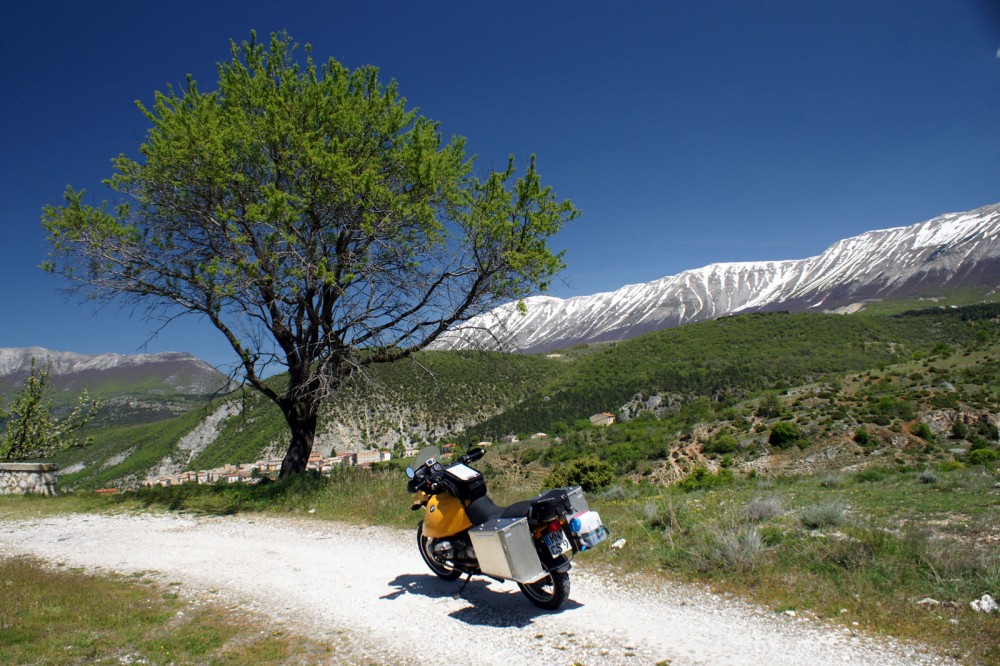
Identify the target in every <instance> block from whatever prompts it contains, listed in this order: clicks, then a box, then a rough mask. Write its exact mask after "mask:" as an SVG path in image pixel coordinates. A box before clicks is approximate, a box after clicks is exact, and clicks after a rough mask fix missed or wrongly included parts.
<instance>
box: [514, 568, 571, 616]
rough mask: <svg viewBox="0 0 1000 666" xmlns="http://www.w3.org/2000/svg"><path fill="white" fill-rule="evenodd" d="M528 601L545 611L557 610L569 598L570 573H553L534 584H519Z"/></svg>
mask: <svg viewBox="0 0 1000 666" xmlns="http://www.w3.org/2000/svg"><path fill="white" fill-rule="evenodd" d="M517 586H518V587H519V588H521V592H523V593H524V596H526V597H528V601H530V602H531V603H533V604H535V605H536V606H538V607H539V608H544V609H545V610H556V609H557V608H559V607H560V606H562V605H563V602H565V601H566V599H568V598H569V573H568V572H565V571H552V572H550V573H549V574H548V575H547V576H546V577H545V578H542V579H541V580H538V581H535V582H534V583H518V584H517Z"/></svg>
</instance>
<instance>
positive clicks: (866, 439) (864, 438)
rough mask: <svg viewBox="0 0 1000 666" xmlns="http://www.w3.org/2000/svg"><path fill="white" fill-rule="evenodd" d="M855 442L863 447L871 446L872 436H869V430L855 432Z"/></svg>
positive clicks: (861, 429)
mask: <svg viewBox="0 0 1000 666" xmlns="http://www.w3.org/2000/svg"><path fill="white" fill-rule="evenodd" d="M854 441H855V442H857V443H858V444H859V445H861V446H868V445H869V444H871V441H872V439H871V435H869V434H868V429H867V428H858V429H857V430H855V431H854Z"/></svg>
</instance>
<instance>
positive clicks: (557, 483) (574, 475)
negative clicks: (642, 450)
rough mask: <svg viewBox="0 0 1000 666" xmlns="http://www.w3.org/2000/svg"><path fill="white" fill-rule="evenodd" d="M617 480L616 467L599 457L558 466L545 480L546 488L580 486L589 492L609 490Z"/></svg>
mask: <svg viewBox="0 0 1000 666" xmlns="http://www.w3.org/2000/svg"><path fill="white" fill-rule="evenodd" d="M615 480H616V478H615V469H614V467H612V466H611V465H610V464H609V463H607V462H605V461H603V460H601V459H600V458H598V457H597V456H585V457H583V458H580V459H579V460H574V461H573V462H571V463H567V464H565V465H557V466H556V467H555V469H553V470H552V472H551V473H550V474H549V476H548V478H546V479H545V486H546V487H549V488H562V487H565V486H580V487H581V488H583V489H584V490H585V491H588V492H589V491H591V490H600V489H601V488H607V487H608V486H610V485H611V484H613V483H614V482H615Z"/></svg>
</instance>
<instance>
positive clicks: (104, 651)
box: [0, 558, 349, 666]
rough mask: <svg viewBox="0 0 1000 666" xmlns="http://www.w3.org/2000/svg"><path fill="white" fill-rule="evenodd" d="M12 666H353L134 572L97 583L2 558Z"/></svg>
mask: <svg viewBox="0 0 1000 666" xmlns="http://www.w3.org/2000/svg"><path fill="white" fill-rule="evenodd" d="M0 588H2V589H3V603H2V604H0V661H2V662H3V663H5V664H84V663H87V664H89V663H100V662H104V663H121V664H128V663H133V664H134V663H139V664H218V665H220V666H222V665H226V664H232V665H233V666H237V665H241V664H248V663H253V664H264V665H269V664H273V665H283V664H300V663H349V660H348V659H346V658H342V657H341V656H340V655H338V654H337V653H336V648H335V646H331V645H324V644H320V643H317V642H314V641H310V640H306V639H303V638H302V637H298V636H294V635H290V634H286V633H284V632H283V631H280V630H275V629H274V628H273V627H270V626H269V625H268V624H267V623H266V622H263V621H262V620H260V619H259V618H254V617H252V616H248V614H247V613H246V612H243V611H241V612H239V613H235V612H232V611H227V610H224V609H222V608H220V607H214V606H204V605H199V606H192V605H191V604H188V603H185V602H184V601H182V600H181V599H179V598H178V595H177V594H176V593H174V592H172V591H171V590H170V588H169V587H167V588H164V587H162V586H159V585H156V584H154V583H153V582H151V581H150V580H149V579H147V578H145V577H143V576H141V575H137V576H130V577H104V576H91V575H86V574H83V573H80V572H78V571H64V570H58V569H55V570H54V569H52V568H51V567H49V566H46V565H43V564H42V563H40V562H38V561H36V560H33V559H29V558H12V559H3V560H0Z"/></svg>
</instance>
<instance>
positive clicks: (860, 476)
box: [854, 467, 889, 483]
mask: <svg viewBox="0 0 1000 666" xmlns="http://www.w3.org/2000/svg"><path fill="white" fill-rule="evenodd" d="M887 476H889V470H887V469H884V468H881V467H868V468H865V469H863V470H861V471H860V472H857V473H856V474H855V475H854V480H855V481H857V482H858V483H877V482H879V481H882V480H883V479H885V478H886V477H887Z"/></svg>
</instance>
